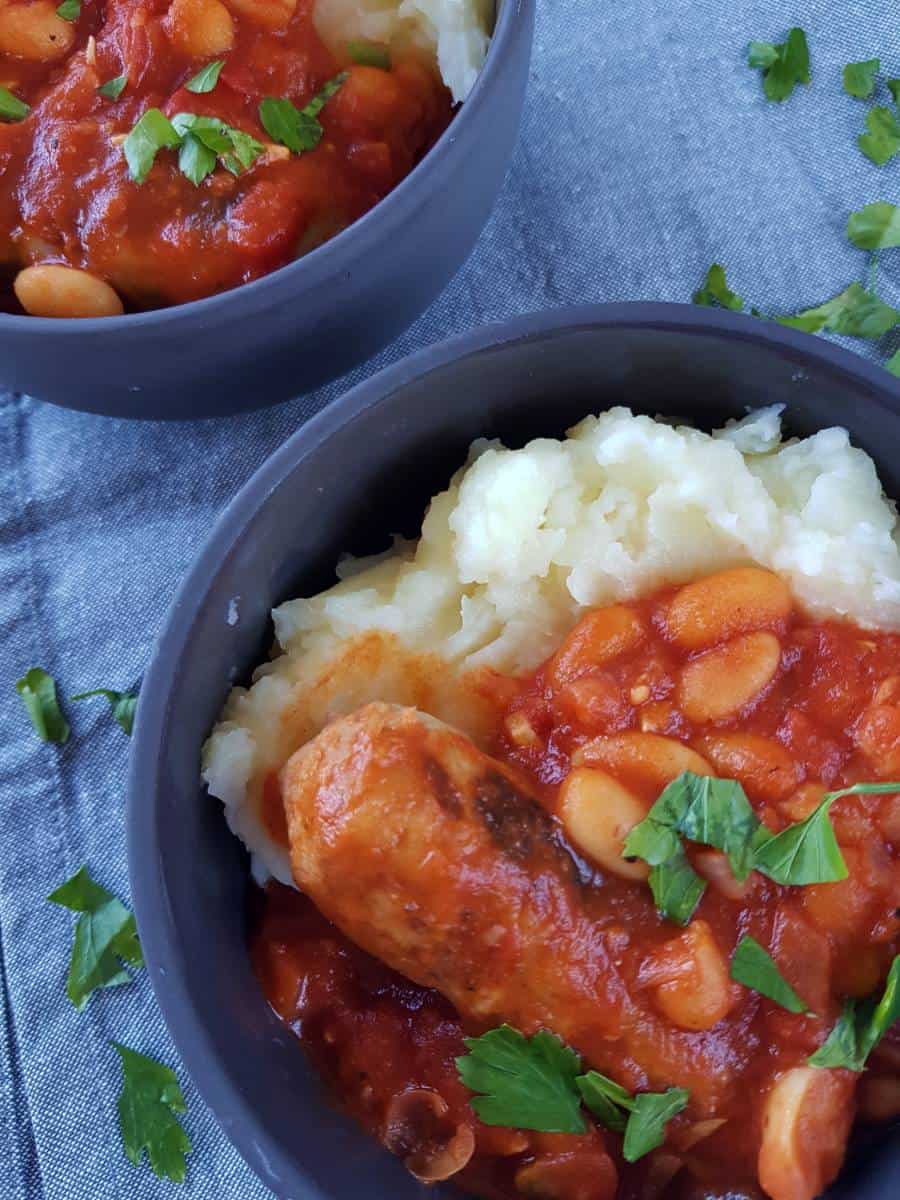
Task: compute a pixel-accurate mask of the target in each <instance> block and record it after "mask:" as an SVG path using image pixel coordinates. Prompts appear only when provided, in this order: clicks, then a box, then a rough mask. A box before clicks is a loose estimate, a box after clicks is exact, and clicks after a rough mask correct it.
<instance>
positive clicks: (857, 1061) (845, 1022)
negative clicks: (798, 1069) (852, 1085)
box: [808, 954, 900, 1071]
mask: <svg viewBox="0 0 900 1200" xmlns="http://www.w3.org/2000/svg"><path fill="white" fill-rule="evenodd" d="M898 1020H900V954H898V955H897V957H896V958H895V959H894V961H893V963H892V964H891V969H890V971H889V972H888V977H887V983H886V984H885V988H884V992H883V993H882V995H881V999H880V1000H877V1001H876V1000H875V999H874V998H872V997H870V998H869V999H868V1000H848V1001H847V1003H846V1004H845V1005H844V1011H843V1012H842V1013H841V1015H840V1017H839V1018H838V1021H837V1024H836V1025H835V1026H834V1028H833V1029H832V1031H831V1033H829V1035H828V1037H827V1038H826V1040H825V1042H824V1043H823V1044H822V1045H821V1046H820V1047H819V1049H818V1050H817V1051H816V1052H815V1054H813V1055H812V1056H811V1058H810V1059H809V1060H808V1061H809V1063H810V1065H811V1066H813V1067H844V1068H846V1070H848V1071H862V1070H863V1069H864V1067H865V1065H866V1059H867V1058H868V1057H869V1055H870V1054H871V1052H872V1051H873V1050H874V1049H875V1047H876V1046H877V1045H878V1043H879V1042H880V1041H881V1039H882V1037H884V1035H885V1034H886V1033H887V1031H888V1030H889V1029H890V1027H891V1026H892V1025H893V1024H894V1023H895V1021H898Z"/></svg>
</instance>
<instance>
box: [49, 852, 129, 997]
mask: <svg viewBox="0 0 900 1200" xmlns="http://www.w3.org/2000/svg"><path fill="white" fill-rule="evenodd" d="M47 899H48V900H50V901H52V902H53V903H54V904H59V905H61V906H62V907H63V908H68V909H70V910H71V911H72V912H77V913H80V914H81V916H80V917H79V918H78V923H77V924H76V926H75V940H74V942H73V943H72V955H71V959H70V961H69V977H68V979H67V981H66V995H67V996H68V997H69V999H70V1000H71V1001H72V1003H73V1004H74V1005H75V1007H76V1008H77V1009H78V1010H79V1012H80V1011H81V1009H83V1008H84V1006H85V1005H86V1004H87V1002H88V1000H90V998H91V996H92V995H93V994H94V992H95V991H96V990H97V989H98V988H107V987H117V986H118V985H119V984H123V983H130V982H131V976H130V975H129V974H128V972H127V971H125V970H124V969H123V967H122V966H121V963H123V962H125V963H128V964H129V965H130V966H132V967H142V966H143V965H144V956H143V954H142V953H141V946H140V943H139V942H138V937H137V929H136V927H135V923H134V917H133V916H132V914H131V913H130V912H129V911H128V909H127V908H126V907H125V905H124V904H122V902H121V901H120V900H118V899H116V897H115V896H113V895H112V893H111V892H108V891H107V890H106V888H104V887H101V886H100V884H99V883H95V882H94V881H93V880H92V879H91V877H90V876H89V875H88V872H87V868H86V867H82V868H81V869H80V870H79V871H76V873H75V874H74V875H73V876H72V878H71V879H69V880H67V882H66V883H64V884H62V885H61V886H60V887H58V888H57V889H56V891H55V892H51V893H50V895H49V896H48V897H47Z"/></svg>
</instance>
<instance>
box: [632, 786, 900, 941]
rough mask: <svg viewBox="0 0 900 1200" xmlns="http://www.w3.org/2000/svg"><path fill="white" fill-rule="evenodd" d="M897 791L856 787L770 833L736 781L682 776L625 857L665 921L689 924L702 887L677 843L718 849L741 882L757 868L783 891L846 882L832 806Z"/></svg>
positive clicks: (658, 803)
mask: <svg viewBox="0 0 900 1200" xmlns="http://www.w3.org/2000/svg"><path fill="white" fill-rule="evenodd" d="M895 792H900V783H855V784H853V785H852V786H851V787H846V788H841V789H840V790H838V791H835V792H828V793H826V795H825V796H823V798H822V801H821V803H820V804H819V805H818V806H817V807H816V809H815V810H814V811H813V812H812V813H811V814H810V815H809V816H808V817H807V818H806V820H804V821H800V822H798V823H797V824H796V825H790V826H788V828H787V829H785V830H783V831H782V832H781V833H777V834H773V833H772V832H771V831H770V830H768V829H766V827H765V826H764V825H763V824H762V822H761V821H760V820H759V818H758V817H757V816H756V814H755V813H754V811H753V809H752V808H751V806H750V801H749V800H748V799H747V795H746V793H745V791H744V789H743V788H742V787H741V785H740V784H739V783H738V782H737V781H736V780H734V779H718V778H715V777H713V776H705V775H695V774H693V772H691V771H685V772H684V773H683V774H682V775H679V776H678V778H677V779H673V780H672V782H671V783H670V784H668V785H667V786H666V787H665V788H664V789H663V791H662V792H661V793H660V796H659V799H658V800H657V801H656V803H655V804H654V805H653V807H652V808H651V809H650V812H649V813H648V814H647V816H646V817H645V818H644V820H643V821H641V822H639V824H637V825H635V827H634V828H633V829H632V830H631V832H630V833H629V834H628V837H627V838H626V839H625V846H624V857H625V858H641V859H643V860H644V862H646V863H649V864H650V866H651V867H652V868H653V869H652V870H651V872H650V888H651V890H652V892H653V897H654V900H655V901H656V907H657V908H658V909H659V911H660V912H661V913H662V914H663V916H665V917H668V918H669V919H670V920H672V921H675V922H677V923H678V924H679V925H686V924H687V923H688V922H689V921H690V919H691V917H692V916H693V914H694V910H695V909H696V907H697V905H698V904H699V903H700V899H701V897H702V896H703V893H704V891H705V889H706V884H705V883H704V881H703V880H702V879H701V878H700V876H699V875H698V874H697V873H696V871H694V869H693V867H692V866H691V864H690V863H689V862H688V860H687V855H686V854H685V852H684V847H683V846H682V844H681V838H682V837H684V838H687V839H688V841H692V842H699V843H700V844H701V845H704V846H714V847H715V848H716V849H717V850H721V851H722V853H723V854H725V856H726V857H727V859H728V862H729V865H730V866H731V870H732V873H733V875H734V877H735V879H737V880H738V881H742V880H744V879H746V878H747V876H748V875H749V874H750V872H751V871H752V870H757V871H760V872H762V874H764V875H768V877H769V878H770V879H772V880H774V881H775V883H780V884H783V885H785V886H793V887H799V886H803V885H805V884H811V883H834V882H836V881H838V880H840V879H846V878H847V865H846V863H845V862H844V858H843V855H842V854H841V851H840V848H839V846H838V844H837V840H836V839H835V836H834V829H833V827H832V824H831V820H830V819H829V816H828V813H829V809H830V808H831V805H832V804H833V803H834V802H835V800H838V799H840V797H841V796H851V795H864V794H883V793H895Z"/></svg>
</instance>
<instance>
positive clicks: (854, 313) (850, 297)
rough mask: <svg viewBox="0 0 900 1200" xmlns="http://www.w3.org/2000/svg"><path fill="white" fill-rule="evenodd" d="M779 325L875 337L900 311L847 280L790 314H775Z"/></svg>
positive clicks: (857, 284) (896, 321)
mask: <svg viewBox="0 0 900 1200" xmlns="http://www.w3.org/2000/svg"><path fill="white" fill-rule="evenodd" d="M776 319H777V321H778V322H779V324H780V325H787V326H788V327H789V328H791V329H802V330H804V331H805V332H806V333H818V332H819V331H820V330H822V329H827V330H830V331H831V332H832V333H843V334H847V336H849V337H862V338H879V337H881V336H882V334H885V333H887V331H888V330H889V329H893V328H894V326H895V325H896V324H897V323H898V321H900V312H898V311H897V309H895V308H891V306H890V305H889V304H885V303H884V302H883V301H882V300H879V298H878V297H877V296H876V295H875V294H874V293H873V292H870V291H867V290H866V288H864V287H863V286H862V285H861V284H859V283H851V284H850V286H849V287H848V288H846V289H845V290H844V291H843V292H841V293H840V294H839V295H837V296H834V297H833V298H832V299H831V300H827V301H826V302H825V303H824V304H820V305H819V306H818V308H807V309H804V310H803V311H802V312H799V313H796V314H794V316H790V317H777V318H776Z"/></svg>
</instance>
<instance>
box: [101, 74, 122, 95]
mask: <svg viewBox="0 0 900 1200" xmlns="http://www.w3.org/2000/svg"><path fill="white" fill-rule="evenodd" d="M127 86H128V76H127V75H116V76H115V78H114V79H107V81H106V83H101V84H100V86H99V87H98V88H97V91H98V92H99V94H100V95H101V96H105V97H106V99H107V100H118V98H119V97H120V96H121V95H122V93H123V92H124V91H125V88H126V87H127Z"/></svg>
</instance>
